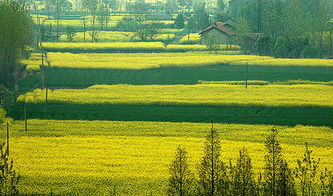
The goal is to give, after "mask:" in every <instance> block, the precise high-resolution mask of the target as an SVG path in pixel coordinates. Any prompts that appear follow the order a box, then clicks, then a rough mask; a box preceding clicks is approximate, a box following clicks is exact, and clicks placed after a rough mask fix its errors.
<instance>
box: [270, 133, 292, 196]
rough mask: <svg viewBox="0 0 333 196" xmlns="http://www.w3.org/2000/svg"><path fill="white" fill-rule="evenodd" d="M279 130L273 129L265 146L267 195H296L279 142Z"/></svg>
mask: <svg viewBox="0 0 333 196" xmlns="http://www.w3.org/2000/svg"><path fill="white" fill-rule="evenodd" d="M277 135H278V130H277V129H274V128H273V129H272V130H271V133H270V135H269V136H268V137H267V139H266V142H265V146H266V149H267V154H266V155H265V172H264V174H263V177H264V181H265V187H264V191H265V195H272V196H277V195H295V194H296V191H295V185H294V179H293V176H292V173H291V171H290V169H289V168H288V164H287V162H286V161H285V160H284V158H283V155H282V147H281V145H280V142H279V141H278V140H277Z"/></svg>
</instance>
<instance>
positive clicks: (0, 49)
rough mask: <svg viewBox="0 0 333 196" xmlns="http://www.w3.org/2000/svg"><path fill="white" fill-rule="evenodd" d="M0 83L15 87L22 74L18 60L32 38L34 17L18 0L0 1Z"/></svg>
mask: <svg viewBox="0 0 333 196" xmlns="http://www.w3.org/2000/svg"><path fill="white" fill-rule="evenodd" d="M0 18H1V20H0V35H1V36H0V84H2V85H4V86H6V87H8V88H9V87H13V86H14V81H15V79H17V77H18V76H19V75H20V72H21V70H20V66H19V65H18V60H19V59H20V58H21V57H22V55H23V51H24V48H25V45H28V43H29V41H30V38H31V35H32V34H31V33H32V32H31V31H32V18H31V16H30V14H29V12H28V10H27V8H26V6H25V5H24V4H23V3H22V2H20V1H16V0H4V1H0Z"/></svg>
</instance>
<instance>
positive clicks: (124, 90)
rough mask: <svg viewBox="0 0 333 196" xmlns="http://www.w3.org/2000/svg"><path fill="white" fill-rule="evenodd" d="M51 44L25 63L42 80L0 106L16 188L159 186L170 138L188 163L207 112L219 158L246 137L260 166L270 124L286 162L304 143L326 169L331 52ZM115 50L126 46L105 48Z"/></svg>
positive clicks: (193, 163)
mask: <svg viewBox="0 0 333 196" xmlns="http://www.w3.org/2000/svg"><path fill="white" fill-rule="evenodd" d="M52 44H53V43H52ZM52 44H51V43H47V44H45V45H44V46H45V49H47V50H49V51H53V52H49V53H48V54H47V59H46V61H45V66H44V67H42V69H39V68H40V66H39V65H41V55H40V54H34V55H33V56H32V57H31V59H30V60H28V61H23V63H25V64H27V65H28V66H27V69H29V70H30V72H29V73H35V74H36V75H35V76H36V77H40V78H44V77H43V76H45V84H47V85H48V86H49V89H48V90H47V91H46V89H40V88H35V89H32V90H30V91H28V92H25V93H24V94H22V95H21V96H19V97H18V99H17V103H16V105H15V106H14V107H13V108H12V110H11V111H9V112H8V116H9V117H12V118H13V119H8V118H7V119H4V112H2V110H0V119H1V121H0V122H1V124H2V126H1V128H0V129H1V130H2V131H1V132H0V136H1V137H4V133H5V131H4V129H5V127H4V126H3V124H4V123H5V122H6V121H9V122H10V130H11V140H10V144H11V148H10V149H11V150H10V152H11V158H12V159H13V160H14V163H15V168H16V169H17V171H18V172H19V173H20V174H21V175H22V179H21V182H20V185H19V189H20V192H21V193H22V194H51V193H52V194H59V195H64V194H66V195H108V194H111V195H112V194H113V195H138V194H139V195H166V191H165V190H166V186H167V179H168V166H169V164H170V161H171V160H172V158H173V154H174V152H175V149H176V147H177V146H178V145H180V144H181V145H183V146H185V147H186V148H187V150H188V151H189V157H190V159H189V161H190V168H191V169H192V171H195V170H196V168H197V163H198V162H199V160H200V159H201V157H202V154H203V144H204V137H205V135H206V134H207V133H208V132H209V130H210V127H211V123H210V122H211V121H214V127H215V128H216V130H218V132H219V133H220V134H221V136H222V142H221V143H222V158H223V161H225V162H229V161H230V160H235V159H236V157H237V155H238V150H239V149H240V148H241V147H243V146H245V147H247V148H248V150H249V153H250V155H251V157H252V162H253V166H254V170H255V175H257V176H258V175H259V172H260V171H262V169H263V164H264V162H263V160H264V154H265V148H264V141H265V138H266V136H267V135H268V133H269V131H270V129H272V128H273V127H275V128H277V129H278V130H279V140H280V141H281V143H282V147H283V149H284V151H283V152H284V156H285V157H286V159H287V160H288V161H289V164H290V165H291V167H292V168H294V167H295V166H296V160H297V159H300V158H301V156H302V154H303V152H304V144H305V142H307V143H308V144H309V145H310V148H311V150H313V152H314V155H315V157H316V158H320V168H319V170H324V168H328V169H330V170H332V168H333V165H332V163H333V130H332V128H333V121H332V116H333V98H332V94H333V86H332V81H333V60H328V59H321V60H319V59H302V60H300V59H297V60H293V59H275V58H272V57H260V56H255V55H231V52H234V53H233V54H237V51H227V52H226V51H223V52H225V53H223V52H217V53H215V52H211V53H210V52H198V51H196V52H193V51H192V52H181V50H185V49H184V48H185V46H181V47H180V46H179V45H171V46H168V47H169V48H168V47H165V46H164V45H163V44H162V43H156V42H155V43H119V44H118V45H117V44H115V43H97V44H90V43H85V44H84V43H82V44H81V43H75V44H73V43H59V44H58V43H57V44H55V45H52ZM140 44H141V45H140ZM138 45H140V47H141V48H138V47H137V46H138ZM177 47H178V49H177ZM182 47H184V48H182ZM186 47H187V48H186V50H191V48H192V50H203V49H202V48H203V46H197V45H187V46H186ZM172 48H174V49H172ZM194 48H195V49H194ZM117 50H121V51H124V53H103V52H106V51H108V52H115V51H117ZM141 50H146V53H142V51H141ZM152 50H155V52H156V53H148V52H147V51H152ZM168 50H169V52H167V51H168ZM172 50H175V51H176V50H178V51H177V53H172V52H170V51H172ZM69 52H73V53H69ZM91 52H94V53H91ZM131 52H140V53H131ZM228 52H229V54H228ZM246 64H247V65H248V66H247V67H246V66H245V65H246ZM44 74H45V75H44ZM245 79H248V86H247V89H246V88H245ZM23 82H25V81H21V83H23ZM19 84H20V83H19ZM37 85H41V80H40V81H39V83H38V82H37ZM46 92H47V93H46ZM46 95H47V101H46ZM24 103H25V105H26V109H27V118H28V120H27V125H28V131H27V132H25V131H24V126H25V125H24V121H23V119H24Z"/></svg>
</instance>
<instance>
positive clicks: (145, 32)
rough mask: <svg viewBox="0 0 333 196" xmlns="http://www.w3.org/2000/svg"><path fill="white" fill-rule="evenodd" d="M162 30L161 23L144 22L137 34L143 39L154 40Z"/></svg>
mask: <svg viewBox="0 0 333 196" xmlns="http://www.w3.org/2000/svg"><path fill="white" fill-rule="evenodd" d="M159 32H160V25H159V24H158V23H148V24H147V23H144V24H140V28H139V29H138V31H137V32H136V35H137V36H138V37H139V38H140V39H141V40H142V41H147V40H154V38H155V37H156V36H157V35H158V33H159Z"/></svg>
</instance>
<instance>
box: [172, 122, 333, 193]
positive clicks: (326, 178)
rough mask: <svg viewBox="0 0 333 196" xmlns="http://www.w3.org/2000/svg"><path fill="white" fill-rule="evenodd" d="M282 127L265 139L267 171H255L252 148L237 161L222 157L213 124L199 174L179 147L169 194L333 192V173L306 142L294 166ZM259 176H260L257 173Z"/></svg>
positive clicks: (244, 150)
mask: <svg viewBox="0 0 333 196" xmlns="http://www.w3.org/2000/svg"><path fill="white" fill-rule="evenodd" d="M277 135H278V131H277V130H276V129H272V130H271V133H270V135H269V136H268V137H267V139H266V142H265V147H266V155H265V157H264V160H265V166H264V171H263V173H259V174H258V175H255V173H254V171H253V166H252V159H251V157H250V155H249V153H248V150H247V149H246V148H245V147H243V148H242V149H240V151H239V156H238V158H237V160H236V163H232V161H230V163H225V162H223V161H222V160H221V151H222V149H221V144H220V136H219V134H218V133H217V131H216V130H214V129H213V128H212V129H211V131H210V134H209V135H207V137H206V141H205V145H204V155H203V157H202V159H201V161H200V163H199V164H198V165H197V174H195V173H194V172H193V171H192V170H191V168H190V165H189V163H188V154H187V150H186V149H185V148H184V147H178V148H177V151H176V154H175V157H174V160H173V161H172V163H171V165H170V170H169V171H170V178H169V186H168V190H167V193H168V194H169V195H179V196H185V195H207V196H208V195H209V196H214V195H226V196H227V195H232V196H235V195H236V196H237V195H270V196H280V195H281V196H282V195H304V196H310V195H332V191H333V174H332V173H331V172H330V171H327V170H325V171H323V172H321V173H319V170H318V167H319V160H315V159H314V158H313V155H312V151H311V150H309V148H308V146H307V145H306V148H305V153H304V155H303V157H302V159H300V160H298V161H297V167H296V168H295V169H294V170H292V169H290V167H289V165H288V162H287V161H286V160H285V159H284V157H283V153H282V147H281V145H280V142H279V141H278V138H277ZM256 176H257V177H256Z"/></svg>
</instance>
